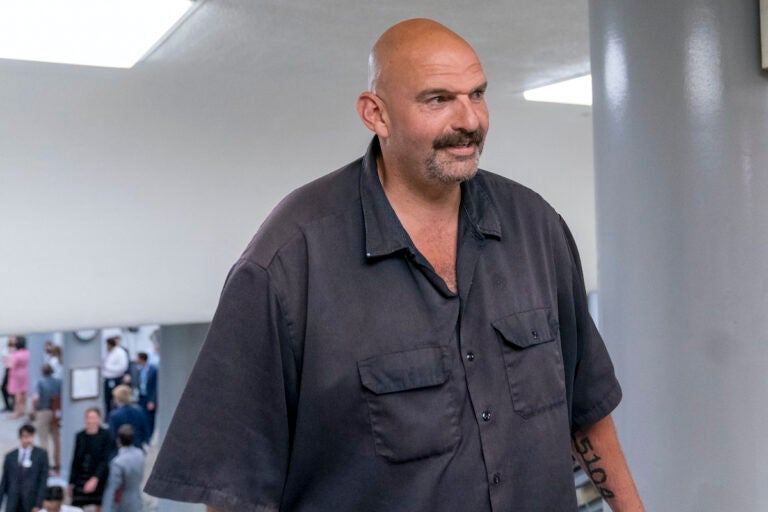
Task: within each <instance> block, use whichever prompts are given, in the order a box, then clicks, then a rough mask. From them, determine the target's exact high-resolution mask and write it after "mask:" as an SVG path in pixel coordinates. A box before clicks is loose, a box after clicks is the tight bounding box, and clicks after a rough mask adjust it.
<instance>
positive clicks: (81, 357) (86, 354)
mask: <svg viewBox="0 0 768 512" xmlns="http://www.w3.org/2000/svg"><path fill="white" fill-rule="evenodd" d="M61 352H62V356H63V361H62V365H63V370H64V371H63V376H62V382H61V412H62V417H61V469H62V477H64V478H66V479H68V478H69V469H70V466H71V464H72V452H73V450H74V448H75V434H77V432H79V431H80V430H82V429H84V428H85V411H86V409H88V408H89V407H99V408H100V409H101V410H102V413H103V412H104V405H103V399H102V397H101V393H102V387H103V385H102V383H101V373H99V382H98V389H99V396H98V397H96V398H89V399H82V400H72V395H71V382H70V377H71V370H72V369H73V368H74V369H77V368H94V367H95V368H100V367H101V336H100V335H99V333H98V332H97V333H96V335H95V336H94V337H93V338H92V339H91V340H89V341H82V340H79V339H77V338H76V337H75V335H74V334H73V333H71V332H67V333H64V335H63V342H62V345H61ZM104 421H105V422H106V418H104Z"/></svg>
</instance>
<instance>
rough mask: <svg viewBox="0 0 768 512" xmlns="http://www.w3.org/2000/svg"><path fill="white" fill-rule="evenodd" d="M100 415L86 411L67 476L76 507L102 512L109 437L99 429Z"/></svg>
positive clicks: (110, 437) (109, 450)
mask: <svg viewBox="0 0 768 512" xmlns="http://www.w3.org/2000/svg"><path fill="white" fill-rule="evenodd" d="M101 423H102V420H101V411H99V408H98V407H91V408H90V409H88V410H87V411H85V429H84V430H81V431H80V432H78V433H77V435H76V436H75V450H74V453H73V455H72V466H71V468H70V472H69V492H70V496H71V497H72V505H73V506H75V507H88V506H94V507H95V509H96V512H99V510H101V500H102V498H103V496H104V488H105V487H106V485H107V476H108V475H109V455H110V452H111V451H112V436H111V435H110V433H109V431H108V430H107V429H105V428H103V427H102V425H101Z"/></svg>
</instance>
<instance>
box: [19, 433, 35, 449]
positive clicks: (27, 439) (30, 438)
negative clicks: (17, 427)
mask: <svg viewBox="0 0 768 512" xmlns="http://www.w3.org/2000/svg"><path fill="white" fill-rule="evenodd" d="M19 442H21V446H22V448H29V447H30V446H32V444H33V443H34V442H35V434H30V433H29V432H22V433H21V435H19Z"/></svg>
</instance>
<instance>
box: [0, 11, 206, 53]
mask: <svg viewBox="0 0 768 512" xmlns="http://www.w3.org/2000/svg"><path fill="white" fill-rule="evenodd" d="M193 4H194V2H193V1H191V0H0V58H3V59H15V60H31V61H39V62H55V63H61V64H77V65H83V66H103V67H115V68H130V67H133V65H134V64H136V62H138V61H139V60H140V59H141V58H142V57H143V56H144V55H145V54H146V53H147V52H148V51H149V50H150V49H152V48H153V47H154V46H155V45H156V44H157V43H158V41H160V40H161V39H162V38H163V37H164V36H165V35H166V34H167V33H168V32H169V30H171V29H172V28H174V27H175V25H176V24H177V23H178V22H179V21H180V20H181V19H182V18H183V17H184V15H185V14H186V13H187V12H188V11H189V9H190V8H191V7H192V5H193Z"/></svg>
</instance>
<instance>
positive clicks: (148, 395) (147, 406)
mask: <svg viewBox="0 0 768 512" xmlns="http://www.w3.org/2000/svg"><path fill="white" fill-rule="evenodd" d="M136 374H137V377H136V380H135V382H136V387H137V388H138V390H139V407H140V408H141V410H142V411H143V412H144V416H145V417H146V418H147V444H149V441H150V440H151V439H152V432H154V430H155V413H156V412H157V366H155V365H154V364H152V363H150V362H149V355H148V354H147V353H146V352H139V353H138V354H137V356H136Z"/></svg>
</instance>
